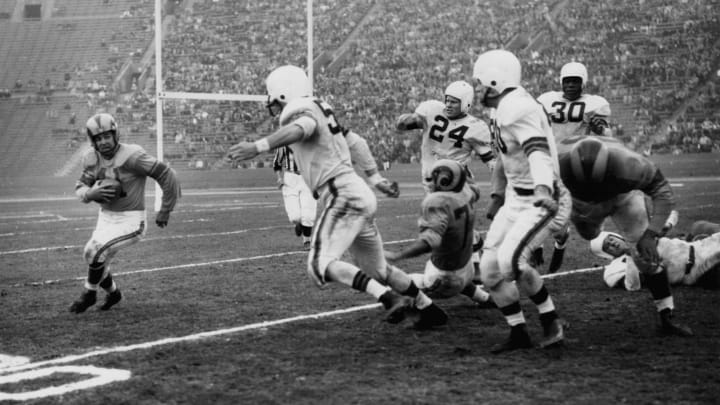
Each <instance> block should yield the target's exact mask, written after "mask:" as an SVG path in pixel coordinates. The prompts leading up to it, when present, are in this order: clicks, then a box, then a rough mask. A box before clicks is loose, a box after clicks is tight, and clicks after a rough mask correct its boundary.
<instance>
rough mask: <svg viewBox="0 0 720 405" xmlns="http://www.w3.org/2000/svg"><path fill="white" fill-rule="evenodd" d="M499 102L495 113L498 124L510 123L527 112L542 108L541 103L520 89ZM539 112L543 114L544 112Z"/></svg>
mask: <svg viewBox="0 0 720 405" xmlns="http://www.w3.org/2000/svg"><path fill="white" fill-rule="evenodd" d="M520 91H521V92H520ZM516 92H517V93H516ZM503 101H504V102H503ZM500 103H501V105H500V106H499V108H498V109H497V115H496V119H497V122H498V124H500V125H509V124H512V123H513V122H515V121H517V120H519V119H520V118H521V117H523V116H525V115H527V114H530V113H533V112H536V111H540V110H542V105H541V104H540V103H539V102H538V101H537V100H535V99H534V98H532V96H531V95H529V94H528V93H527V92H525V91H524V90H520V89H517V90H515V91H513V92H512V93H510V94H508V95H506V96H505V98H504V99H503V100H502V101H500ZM541 112H542V115H543V116H545V112H544V111H541Z"/></svg>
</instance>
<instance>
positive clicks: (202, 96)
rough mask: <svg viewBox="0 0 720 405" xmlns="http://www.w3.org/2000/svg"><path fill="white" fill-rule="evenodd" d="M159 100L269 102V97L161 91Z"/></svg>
mask: <svg viewBox="0 0 720 405" xmlns="http://www.w3.org/2000/svg"><path fill="white" fill-rule="evenodd" d="M158 98H160V99H163V100H176V99H191V100H212V101H260V102H263V101H267V99H268V96H267V95H258V94H224V93H190V92H184V91H161V92H158Z"/></svg>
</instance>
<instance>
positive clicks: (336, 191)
mask: <svg viewBox="0 0 720 405" xmlns="http://www.w3.org/2000/svg"><path fill="white" fill-rule="evenodd" d="M355 177H356V180H355V179H350V180H348V179H347V176H343V178H341V179H337V178H336V180H337V183H338V184H336V181H332V182H331V183H330V184H329V185H328V186H327V187H328V190H327V191H326V192H324V193H323V196H324V200H326V203H325V205H324V207H325V208H324V209H323V210H322V212H321V213H320V215H319V216H318V218H317V221H316V222H315V227H314V230H313V236H312V242H311V248H310V252H309V254H308V263H307V271H308V275H309V276H310V278H311V279H312V280H313V281H315V283H316V284H317V285H318V287H320V288H322V287H324V286H325V284H327V283H328V282H332V281H335V282H338V283H341V284H344V285H346V286H348V287H350V288H353V289H355V290H358V291H362V292H365V293H367V294H370V295H372V296H373V297H375V298H376V299H377V300H378V301H380V302H381V303H382V304H383V306H384V307H385V309H387V310H388V317H390V318H391V319H392V316H393V314H396V313H397V314H400V317H401V319H400V320H402V317H403V316H404V310H405V309H406V308H407V307H409V306H411V305H412V302H411V300H410V299H408V298H406V297H403V296H401V295H400V294H398V293H396V292H394V291H392V290H391V289H390V288H388V287H387V286H385V285H383V284H381V283H380V282H379V281H377V280H376V279H374V278H373V276H372V275H369V274H367V273H366V272H364V271H363V270H361V269H360V268H359V267H358V266H355V265H354V264H352V263H348V262H345V261H343V260H341V257H342V255H343V254H344V253H345V252H346V251H347V250H348V249H349V248H350V246H351V245H352V244H353V241H354V240H355V239H356V237H357V235H358V234H359V233H360V231H361V230H362V229H363V228H364V227H365V226H366V222H367V218H368V215H369V213H374V211H375V206H376V205H375V204H376V202H375V201H374V198H375V196H374V194H373V193H372V191H371V190H370V189H369V187H367V185H365V188H364V189H362V188H361V187H360V186H358V185H357V182H362V184H365V183H364V181H363V180H362V179H360V178H359V177H357V176H355ZM358 188H360V189H359V190H358ZM350 201H352V203H350ZM349 207H352V208H349ZM383 259H384V257H383ZM398 322H399V321H398Z"/></svg>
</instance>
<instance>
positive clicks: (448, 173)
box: [430, 159, 467, 193]
mask: <svg viewBox="0 0 720 405" xmlns="http://www.w3.org/2000/svg"><path fill="white" fill-rule="evenodd" d="M430 177H431V178H432V184H433V186H432V187H433V191H452V192H455V193H457V192H460V191H461V190H462V189H463V187H464V186H465V181H466V179H467V173H466V171H465V167H464V166H463V165H461V164H460V163H459V162H458V161H456V160H452V159H440V160H438V161H437V162H435V164H433V166H432V169H431V171H430Z"/></svg>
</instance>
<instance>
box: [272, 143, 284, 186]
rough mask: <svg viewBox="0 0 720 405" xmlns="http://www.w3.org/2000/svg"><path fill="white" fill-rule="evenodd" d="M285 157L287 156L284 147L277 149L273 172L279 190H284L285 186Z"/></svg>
mask: <svg viewBox="0 0 720 405" xmlns="http://www.w3.org/2000/svg"><path fill="white" fill-rule="evenodd" d="M283 156H285V150H284V148H283V147H280V148H276V149H275V156H274V157H273V163H272V167H273V172H275V175H276V176H277V185H278V187H279V188H282V186H283V166H282V161H283Z"/></svg>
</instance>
